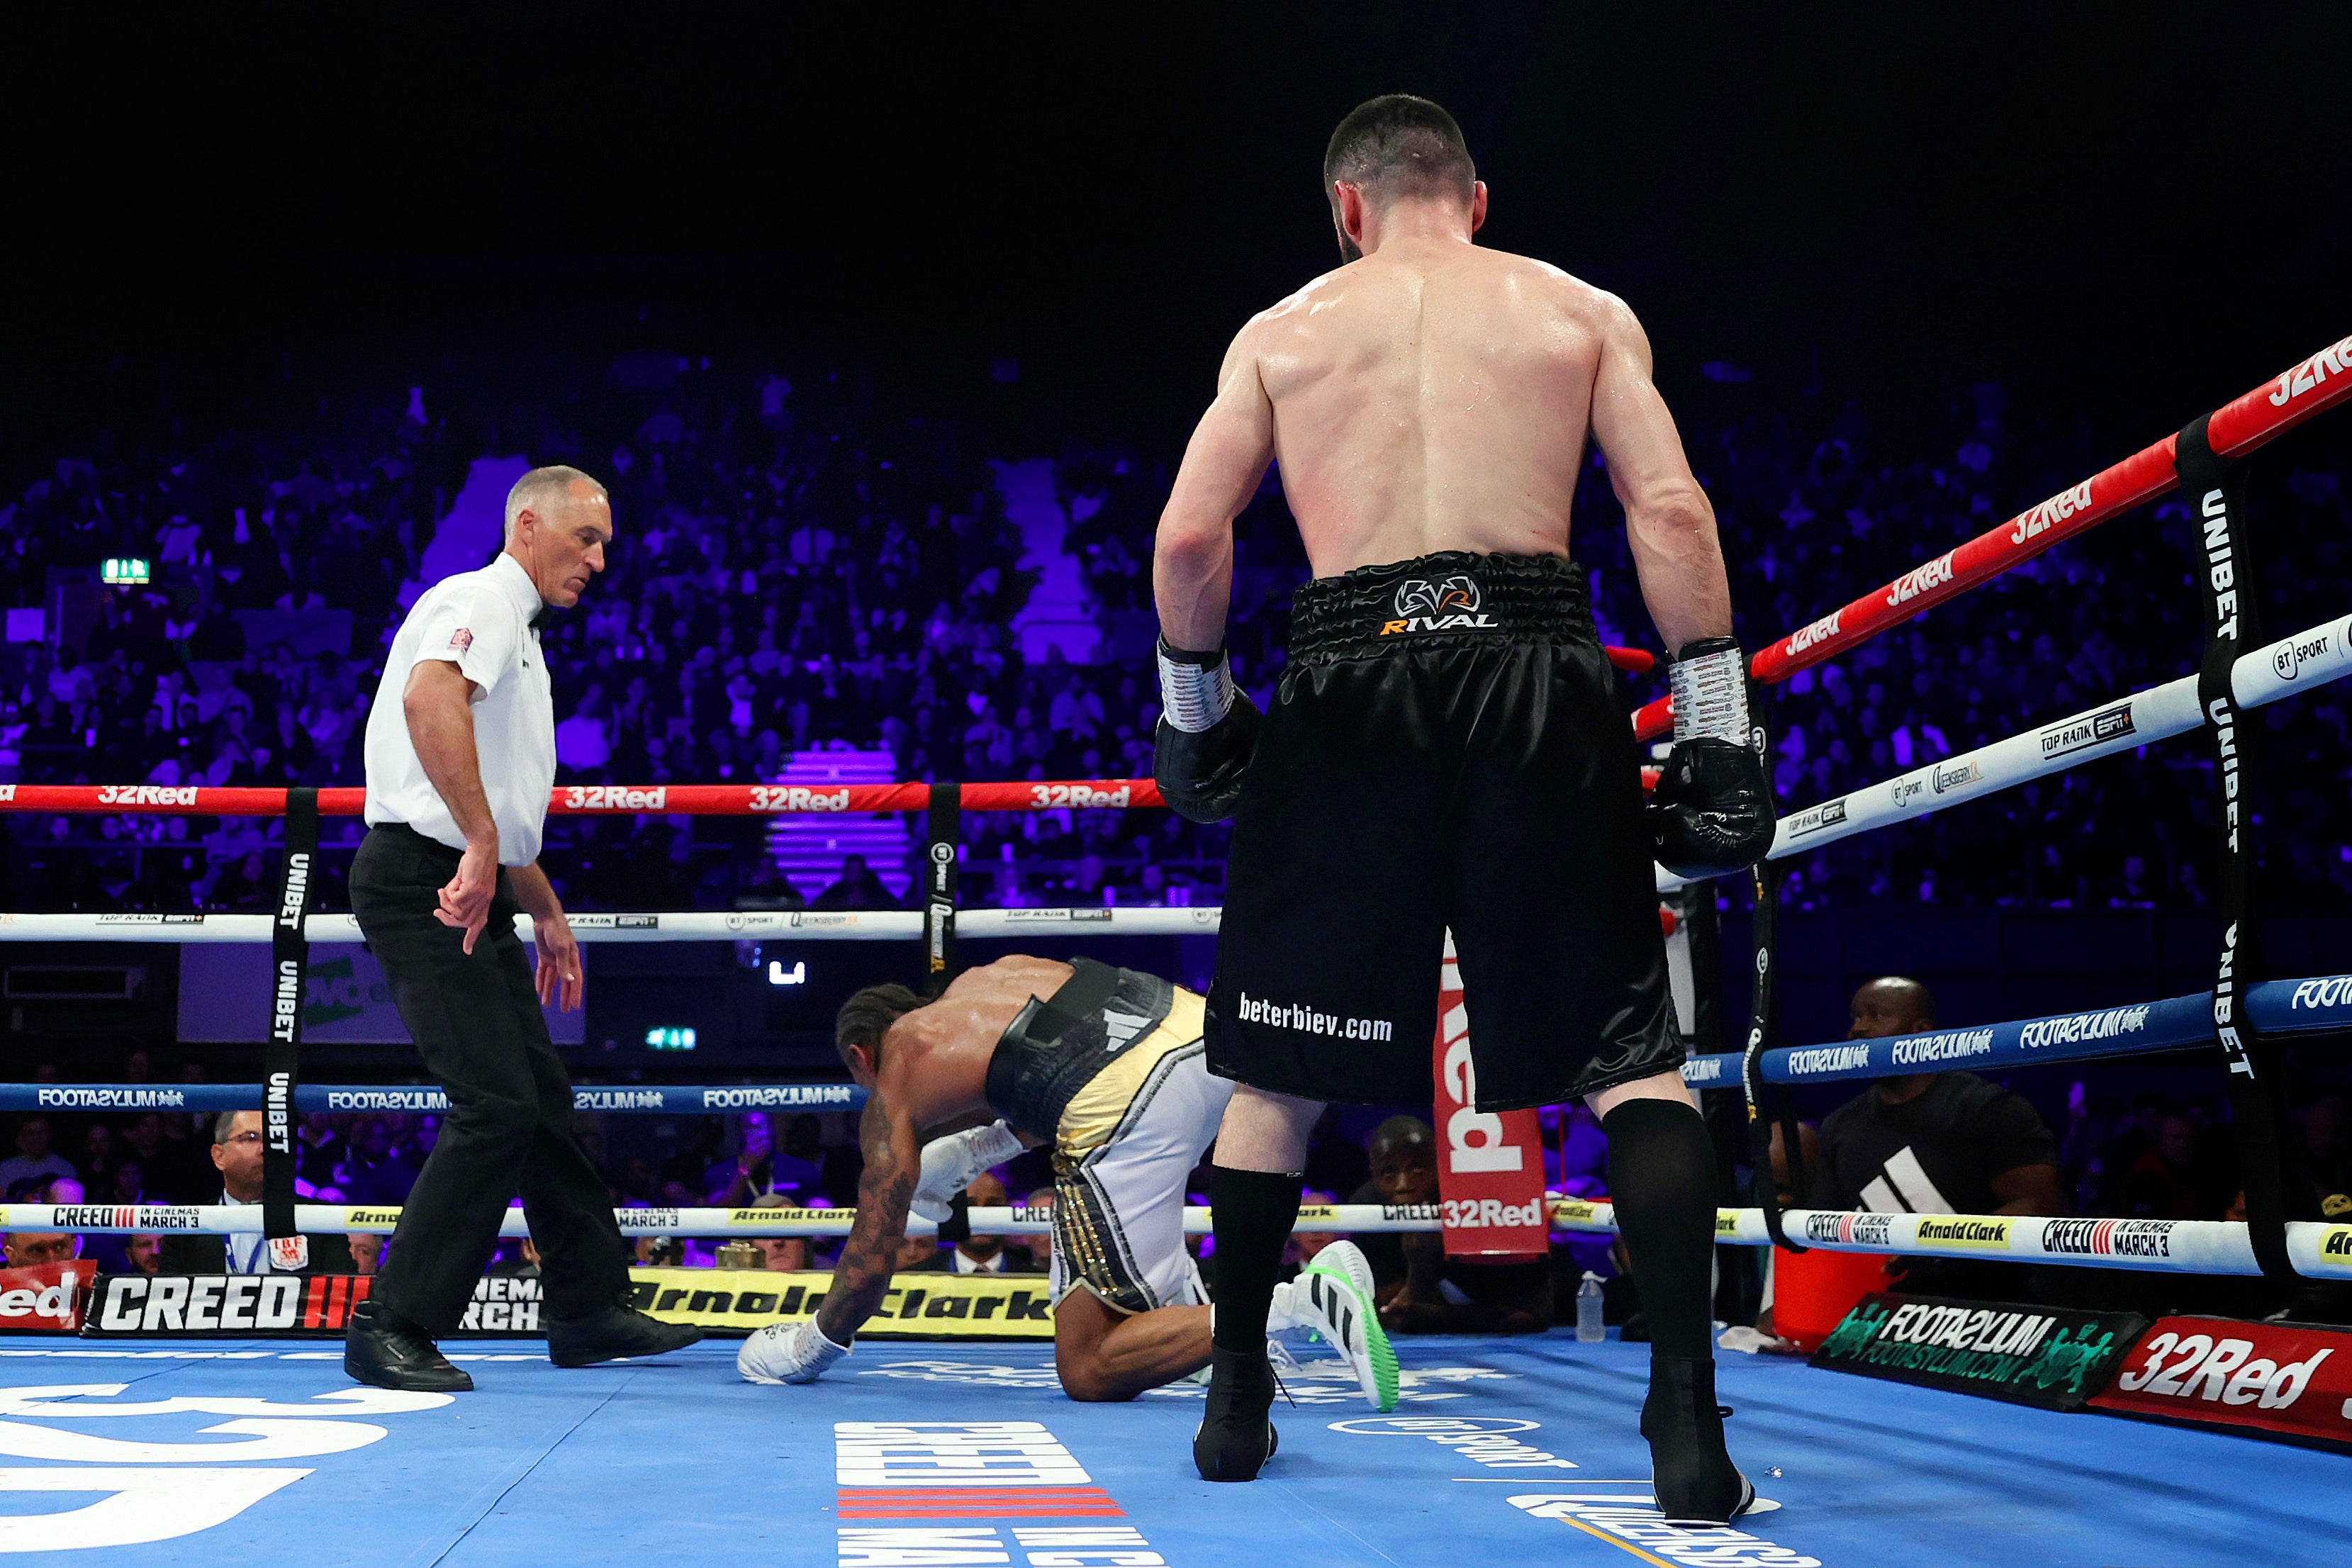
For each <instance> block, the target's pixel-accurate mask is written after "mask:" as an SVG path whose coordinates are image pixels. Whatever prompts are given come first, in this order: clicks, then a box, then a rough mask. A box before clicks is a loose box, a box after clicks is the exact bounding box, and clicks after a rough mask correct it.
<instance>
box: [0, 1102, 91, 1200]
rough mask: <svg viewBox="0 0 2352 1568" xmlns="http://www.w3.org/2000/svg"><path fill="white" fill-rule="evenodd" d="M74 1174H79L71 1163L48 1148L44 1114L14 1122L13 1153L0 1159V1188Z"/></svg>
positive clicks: (47, 1122) (11, 1187)
mask: <svg viewBox="0 0 2352 1568" xmlns="http://www.w3.org/2000/svg"><path fill="white" fill-rule="evenodd" d="M75 1174H78V1173H77V1172H76V1171H75V1170H74V1165H73V1162H72V1161H71V1160H68V1159H67V1158H66V1157H65V1156H64V1155H62V1154H60V1153H58V1152H57V1151H55V1150H54V1149H51V1148H50V1147H49V1119H48V1118H47V1117H46V1116H26V1117H22V1118H20V1119H19V1120H18V1121H17V1122H16V1152H15V1153H14V1154H12V1155H10V1156H9V1157H8V1158H7V1159H5V1160H0V1191H6V1190H9V1189H13V1188H14V1187H15V1186H16V1184H17V1183H19V1182H23V1181H29V1180H32V1179H35V1178H38V1179H40V1180H43V1181H47V1180H51V1179H53V1178H55V1177H58V1176H71V1175H75Z"/></svg>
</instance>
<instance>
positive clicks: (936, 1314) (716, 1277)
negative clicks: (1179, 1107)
mask: <svg viewBox="0 0 2352 1568" xmlns="http://www.w3.org/2000/svg"><path fill="white" fill-rule="evenodd" d="M629 1282H630V1284H631V1285H632V1286H633V1287H634V1288H635V1296H634V1297H633V1298H632V1300H631V1303H630V1304H631V1305H633V1306H635V1308H636V1309H637V1310H639V1311H641V1312H648V1313H651V1314H652V1315H653V1316H655V1317H656V1318H659V1319H661V1320H662V1321H664V1322H668V1323H697V1324H699V1325H701V1326H702V1327H703V1328H706V1329H714V1330H717V1331H720V1332H722V1333H725V1332H733V1333H745V1334H748V1333H750V1332H751V1331H752V1330H754V1329H758V1328H762V1327H764V1326H766V1325H767V1324H769V1323H798V1322H805V1321H808V1320H810V1319H812V1318H814V1317H815V1316H816V1310H817V1308H818V1306H819V1305H820V1304H821V1303H823V1301H824V1293H825V1291H826V1290H828V1289H831V1288H832V1285H833V1275H832V1274H831V1273H830V1272H829V1271H825V1270H812V1271H810V1272H806V1273H797V1274H781V1273H778V1274H771V1273H763V1272H761V1271H760V1270H757V1269H750V1268H742V1269H736V1268H632V1269H630V1270H629ZM857 1337H858V1338H859V1339H862V1340H868V1339H870V1340H1051V1339H1052V1338H1053V1337H1054V1302H1053V1297H1052V1294H1051V1286H1050V1285H1049V1284H1048V1283H1047V1280H1046V1277H1045V1275H1043V1274H948V1273H938V1274H934V1273H931V1272H929V1271H928V1270H916V1271H907V1270H901V1271H900V1272H899V1273H898V1274H897V1275H895V1276H893V1277H892V1279H891V1281H890V1289H889V1291H888V1293H887V1294H886V1295H885V1296H884V1297H883V1298H882V1305H881V1306H880V1307H879V1308H877V1310H876V1311H875V1313H874V1316H872V1317H871V1318H869V1319H867V1320H866V1323H865V1324H864V1326H863V1327H861V1328H860V1329H859V1330H858V1331H857Z"/></svg>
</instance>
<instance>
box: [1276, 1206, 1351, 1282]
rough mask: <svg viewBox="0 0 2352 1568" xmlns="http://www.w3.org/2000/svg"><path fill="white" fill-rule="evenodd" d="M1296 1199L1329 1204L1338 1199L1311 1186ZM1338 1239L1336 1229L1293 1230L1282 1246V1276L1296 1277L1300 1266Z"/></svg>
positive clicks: (1287, 1277)
mask: <svg viewBox="0 0 2352 1568" xmlns="http://www.w3.org/2000/svg"><path fill="white" fill-rule="evenodd" d="M1298 1199H1299V1202H1300V1203H1302V1204H1308V1205H1312V1204H1330V1203H1337V1202H1338V1201H1339V1200H1338V1199H1337V1198H1334V1197H1333V1196H1332V1195H1331V1194H1329V1193H1326V1192H1318V1191H1317V1190H1316V1189H1314V1188H1312V1187H1308V1188H1306V1189H1305V1190H1303V1191H1302V1192H1300V1194H1298ZM1338 1240H1339V1233H1338V1232H1337V1231H1323V1230H1300V1231H1293V1232H1292V1233H1291V1237H1290V1240H1289V1241H1288V1242H1286V1243H1285V1244H1284V1246H1283V1248H1282V1277H1283V1278H1284V1279H1297V1277H1298V1271H1299V1270H1300V1269H1301V1268H1306V1267H1307V1265H1308V1264H1310V1263H1312V1262H1314V1261H1315V1255H1316V1254H1317V1253H1318V1252H1320V1251H1322V1250H1323V1249H1324V1248H1325V1247H1328V1246H1330V1245H1331V1244H1332V1243H1333V1242H1335V1241H1338Z"/></svg>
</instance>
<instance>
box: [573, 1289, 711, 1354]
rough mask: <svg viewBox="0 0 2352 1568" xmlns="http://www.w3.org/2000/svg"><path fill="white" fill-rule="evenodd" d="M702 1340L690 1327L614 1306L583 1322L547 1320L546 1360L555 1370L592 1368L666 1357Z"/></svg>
mask: <svg viewBox="0 0 2352 1568" xmlns="http://www.w3.org/2000/svg"><path fill="white" fill-rule="evenodd" d="M701 1337H702V1331H701V1330H700V1329H698V1328H696V1327H695V1326H694V1325H693V1324H691V1323H665V1322H663V1321H661V1320H660V1319H658V1318H648V1317H646V1315H645V1314H644V1313H643V1312H640V1311H638V1310H635V1308H633V1307H624V1306H621V1305H619V1304H618V1303H617V1302H616V1303H614V1305H612V1306H609V1307H604V1308H600V1309H598V1310H595V1311H593V1312H591V1313H589V1314H588V1315H587V1316H586V1317H584V1318H550V1319H548V1320H547V1359H548V1360H550V1361H551V1362H553V1363H555V1364H556V1365H558V1366H593V1365H594V1364H595V1363H598V1362H600V1361H620V1360H623V1359H624V1358H626V1357H632V1356H646V1355H667V1354H668V1353H669V1352H671V1351H679V1350H684V1349H685V1348H686V1347H687V1346H688V1345H690V1344H692V1343H694V1342H695V1341H697V1340H698V1339H700V1338H701Z"/></svg>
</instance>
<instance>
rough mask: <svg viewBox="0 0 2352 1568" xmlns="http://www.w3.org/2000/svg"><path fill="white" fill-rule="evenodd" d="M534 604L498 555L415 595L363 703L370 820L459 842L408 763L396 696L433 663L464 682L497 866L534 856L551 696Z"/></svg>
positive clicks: (550, 774)
mask: <svg viewBox="0 0 2352 1568" xmlns="http://www.w3.org/2000/svg"><path fill="white" fill-rule="evenodd" d="M539 611H540V597H539V590H538V589H537V588H536V587H534V586H532V584H531V581H530V573H528V572H525V571H524V570H523V569H522V565H521V563H520V562H518V561H516V560H515V558H514V557H513V556H511V555H503V554H502V555H500V556H499V558H498V559H497V560H496V561H493V562H491V563H489V564H488V566H485V567H483V568H482V569H481V570H480V571H478V572H460V573H458V574H457V575H456V576H454V577H445V578H443V579H442V580H441V581H440V582H438V583H436V584H434V585H433V586H432V587H431V588H429V589H427V590H426V591H425V596H424V597H423V598H421V599H419V600H417V601H416V604H415V607H413V608H412V609H410V611H409V612H408V618H407V619H406V620H404V621H403V622H402V623H401V624H400V633H399V635H398V636H396V637H394V638H393V639H392V652H391V653H390V654H389V655H388V656H387V657H386V658H385V659H384V662H383V685H381V686H379V687H378V688H376V694H375V706H374V707H373V709H371V710H369V711H368V727H367V814H366V815H367V820H368V821H369V822H370V823H371V824H373V823H378V822H404V823H406V824H408V826H411V827H413V828H415V830H416V831H417V832H419V833H422V834H424V835H425V837H427V838H432V839H436V840H437V841H439V842H440V843H443V844H446V845H447V846H449V847H450V848H452V849H463V848H464V847H466V836H465V834H464V833H462V832H461V831H459V830H458V827H457V819H456V818H454V817H452V816H450V815H449V808H448V807H447V806H446V805H443V804H442V803H441V796H440V794H439V793H438V792H437V791H436V790H435V789H434V787H433V781H432V780H430V779H428V778H426V777H425V764H424V763H421V762H419V761H417V758H416V743H415V742H414V741H413V740H411V739H410V738H409V734H408V715H407V713H406V711H405V710H404V707H403V705H402V701H401V698H402V694H403V693H404V692H405V691H406V690H407V689H408V672H409V670H410V669H411V668H414V667H415V664H416V662H417V661H418V660H419V659H428V658H437V659H444V660H446V661H447V662H449V663H451V664H454V665H456V666H457V669H458V671H459V673H461V674H463V675H464V676H465V678H466V679H467V680H470V681H472V682H473V683H474V693H473V707H474V751H475V754H476V755H477V756H478V758H479V759H480V762H481V769H482V791H483V793H484V794H485V795H488V797H489V802H490V817H491V820H493V821H494V822H496V823H497V824H498V829H499V863H500V864H502V865H507V866H528V865H530V863H531V862H532V861H534V860H536V859H538V858H539V845H540V837H541V834H542V833H543V832H544V830H545V828H546V826H547V796H548V792H549V790H551V788H553V787H554V784H555V702H554V699H553V698H552V697H551V695H550V693H549V690H548V684H547V659H546V658H545V657H544V656H543V655H542V654H541V652H540V650H539V633H537V632H536V631H533V630H532V629H531V625H530V619H531V617H532V616H536V615H537V614H539Z"/></svg>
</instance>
